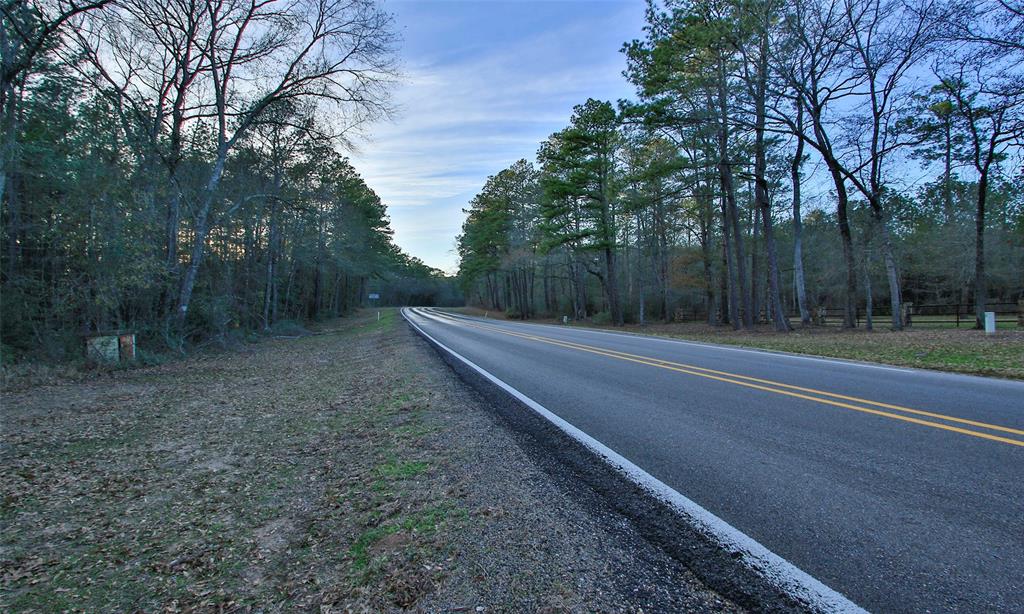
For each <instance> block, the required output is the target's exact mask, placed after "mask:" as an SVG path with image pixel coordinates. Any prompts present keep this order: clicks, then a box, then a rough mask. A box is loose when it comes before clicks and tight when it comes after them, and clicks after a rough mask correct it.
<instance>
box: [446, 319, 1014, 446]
mask: <svg viewBox="0 0 1024 614" xmlns="http://www.w3.org/2000/svg"><path fill="white" fill-rule="evenodd" d="M431 315H433V316H437V317H440V318H443V319H445V320H448V321H450V322H452V323H455V324H458V325H462V326H469V327H472V328H478V329H481V330H486V331H489V332H496V333H500V334H502V335H508V336H510V337H519V338H521V339H527V340H529V341H536V342H539V343H546V344H548V345H554V346H558V347H562V348H566V349H571V350H577V351H580V352H587V353H590V354H598V355H600V356H606V357H609V358H615V359H618V360H623V361H627V362H633V363H638V364H642V365H648V366H651V367H657V368H659V369H667V370H669V371H676V372H679V373H685V374H687V375H693V376H696V377H703V378H707V379H711V380H715V381H719V382H725V383H728V384H735V385H737V386H743V387H745V388H753V389H755V390H761V391H764V392H771V393H774V394H781V395H785V396H789V397H795V398H798V399H804V400H807V401H814V402H816V403H822V404H825V405H831V406H834V407H841V408H843V409H849V410H853V411H858V412H862V413H865V414H872V415H875V416H882V417H885V418H891V419H893V420H901V421H903V422H910V423H913V424H919V425H921V426H927V427H931V428H936V429H942V430H945V431H952V432H954V433H960V434H961V435H969V436H971V437H980V438H982V439H988V440H991V441H998V442H1001V443H1007V444H1010V445H1014V446H1020V447H1024V439H1016V438H1013V437H1006V436H1002V435H995V434H992V433H986V432H984V431H977V430H972V429H969V428H964V427H961V426H956V425H957V424H963V425H967V426H971V427H975V428H980V429H985V430H988V431H996V432H1000V433H1008V434H1010V435H1015V436H1017V437H1024V430H1021V429H1015V428H1010V427H1006V426H999V425H996V424H988V423H986V422H978V421H976V420H968V419H966V418H957V417H955V416H948V415H946V414H939V413H935V412H930V411H924V410H920V409H913V408H910V407H903V406H901V405H892V404H890V403H880V402H878V401H871V400H868V399H862V398H859V397H853V396H848V395H844V394H837V393H834V392H828V391H825V390H817V389H814V388H805V387H803V386H794V385H792V384H784V383H782V382H776V381H772V380H768V379H762V378H758V377H750V376H747V375H739V374H737V373H729V372H726V371H718V370H715V369H708V368H705V367H698V366H696V365H688V364H684V363H678V362H672V361H669V360H661V359H659V358H652V357H650V356H640V355H637V354H630V353H627V352H620V351H618V350H611V349H607V348H601V347H597V346H593V345H585V344H582V343H576V342H574V341H564V340H561V339H553V338H551V337H543V336H540V335H534V334H530V333H518V332H513V331H509V330H505V329H502V328H499V327H496V326H489V325H484V324H477V323H475V322H470V321H468V320H463V319H459V318H455V317H452V316H450V315H448V314H444V313H442V312H437V311H432V312H431ZM893 412H899V413H893ZM917 416H923V417H924V418H930V420H926V419H924V418H919V417H917ZM934 420H941V421H942V422H935V421H934ZM948 423H953V424H948Z"/></svg>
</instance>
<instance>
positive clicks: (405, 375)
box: [0, 312, 465, 612]
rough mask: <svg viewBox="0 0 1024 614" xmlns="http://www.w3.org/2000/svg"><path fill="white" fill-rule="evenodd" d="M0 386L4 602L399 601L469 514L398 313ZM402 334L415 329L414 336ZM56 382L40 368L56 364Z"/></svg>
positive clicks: (429, 570) (438, 573) (417, 589)
mask: <svg viewBox="0 0 1024 614" xmlns="http://www.w3.org/2000/svg"><path fill="white" fill-rule="evenodd" d="M369 315H370V314H368V316H367V317H363V318H356V319H352V320H346V321H342V322H339V323H332V325H331V326H332V327H333V328H335V329H338V330H336V331H335V332H334V333H332V334H325V335H322V336H312V337H306V338H303V339H298V340H273V341H266V342H263V343H259V344H256V345H254V346H249V347H248V348H246V349H244V350H243V351H241V352H230V353H222V354H219V355H207V356H204V357H197V358H192V359H189V360H186V361H181V362H177V363H173V364H166V365H162V366H159V367H154V368H147V369H138V370H130V371H118V372H112V373H107V374H102V375H99V376H96V375H94V376H92V377H91V378H88V379H85V380H81V377H79V376H74V377H71V376H67V374H50V375H51V376H52V377H50V378H47V377H43V375H45V374H41V372H37V373H29V374H28V375H27V379H26V377H21V378H14V379H15V380H16V383H17V386H15V387H14V389H15V390H16V391H10V392H7V393H5V394H4V395H3V397H2V401H3V403H2V405H3V410H2V417H3V443H2V449H0V462H2V463H3V466H4V472H3V478H2V484H3V492H4V498H3V502H2V508H0V513H2V516H0V517H2V522H3V525H4V530H3V538H2V544H3V548H2V552H0V561H2V568H3V571H2V578H0V588H2V596H0V610H3V611H37V612H57V611H81V612H100V611H125V612H127V611H158V610H162V611H197V610H198V611H215V610H216V611H247V610H249V609H251V608H254V607H259V608H261V609H264V610H277V609H282V608H283V609H299V610H310V609H312V610H317V609H319V610H321V611H330V610H332V609H341V610H345V609H353V610H363V611H379V610H385V609H394V608H403V607H408V606H410V605H412V604H414V603H416V602H417V600H419V599H420V598H421V597H422V596H423V595H425V594H427V593H429V592H430V591H432V590H433V588H434V586H435V585H436V584H437V583H438V582H439V581H440V580H441V578H443V577H444V575H445V573H446V572H445V571H444V570H445V568H446V566H447V562H446V561H447V558H446V557H447V556H448V553H447V547H446V545H445V544H447V543H448V542H449V541H450V540H449V539H447V538H446V537H445V536H446V535H447V534H448V533H450V532H453V531H457V530H458V527H459V525H460V523H461V522H462V519H463V518H464V517H465V514H464V513H463V512H462V511H461V510H460V509H459V507H458V505H457V504H454V503H451V502H450V498H449V497H448V496H447V492H446V488H448V487H449V486H450V484H448V483H447V482H446V480H445V479H443V478H436V477H434V476H435V472H438V471H440V470H441V468H443V466H444V464H445V462H446V452H445V451H444V450H443V449H442V446H441V445H440V444H439V443H438V442H437V441H436V440H435V439H434V433H435V432H436V430H437V428H436V426H435V425H434V424H433V422H432V419H431V417H430V412H431V409H432V403H433V402H434V395H433V393H432V383H431V382H430V381H427V379H426V378H425V376H424V375H423V374H422V373H421V372H420V371H419V370H418V366H417V365H416V364H413V363H412V362H411V361H412V359H411V358H410V356H409V354H408V352H404V351H402V350H401V343H402V339H406V338H404V337H403V338H399V337H397V336H396V335H397V334H398V333H397V332H396V330H397V329H396V327H395V326H394V325H393V324H394V318H395V317H396V316H395V313H394V312H388V313H387V317H386V318H385V320H384V321H383V322H381V323H377V322H376V321H374V320H373V319H371V318H370V317H369ZM406 340H407V339H406ZM47 382H48V383H47Z"/></svg>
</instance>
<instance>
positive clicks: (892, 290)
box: [869, 196, 903, 330]
mask: <svg viewBox="0 0 1024 614" xmlns="http://www.w3.org/2000/svg"><path fill="white" fill-rule="evenodd" d="M869 203H870V204H871V214H872V217H873V218H874V221H875V226H876V229H877V232H878V234H879V236H880V237H881V239H882V259H883V260H884V261H885V275H886V278H887V279H888V281H889V305H890V307H891V308H892V329H893V330H903V313H902V309H901V305H902V302H903V293H902V290H901V289H900V272H899V268H898V266H897V265H896V256H895V254H894V253H893V249H892V240H891V238H890V236H889V225H888V224H886V221H885V215H884V214H883V213H882V206H881V203H880V202H878V197H877V196H875V197H873V198H871V199H870V200H869Z"/></svg>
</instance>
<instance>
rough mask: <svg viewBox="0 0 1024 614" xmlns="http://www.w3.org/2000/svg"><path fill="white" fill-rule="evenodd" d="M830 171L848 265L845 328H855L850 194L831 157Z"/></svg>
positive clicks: (854, 277) (844, 307)
mask: <svg viewBox="0 0 1024 614" xmlns="http://www.w3.org/2000/svg"><path fill="white" fill-rule="evenodd" d="M825 162H826V164H827V165H828V169H829V173H830V174H831V175H832V183H833V185H834V186H835V188H836V218H837V220H838V222H839V236H840V238H841V239H842V243H843V262H844V264H845V265H846V292H845V296H843V328H855V327H856V326H857V321H856V311H855V310H856V307H855V304H854V302H853V301H854V298H855V297H856V295H857V272H856V268H855V264H854V259H853V237H852V236H851V234H850V218H849V216H848V215H847V208H848V206H849V195H848V193H847V192H846V183H845V182H844V181H843V175H842V173H841V172H840V170H839V166H838V163H837V162H836V161H835V160H832V159H831V158H827V159H826V160H825Z"/></svg>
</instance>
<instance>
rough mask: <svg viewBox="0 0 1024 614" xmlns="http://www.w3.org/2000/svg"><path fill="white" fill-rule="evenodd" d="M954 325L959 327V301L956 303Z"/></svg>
mask: <svg viewBox="0 0 1024 614" xmlns="http://www.w3.org/2000/svg"><path fill="white" fill-rule="evenodd" d="M956 327H957V328H960V303H957V304H956Z"/></svg>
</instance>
